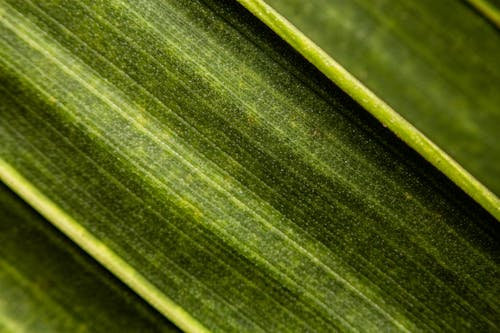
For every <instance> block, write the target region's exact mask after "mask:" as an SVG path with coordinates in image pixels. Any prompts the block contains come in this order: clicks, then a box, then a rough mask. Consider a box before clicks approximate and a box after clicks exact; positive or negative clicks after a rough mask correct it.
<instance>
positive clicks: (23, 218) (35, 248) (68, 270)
mask: <svg viewBox="0 0 500 333" xmlns="http://www.w3.org/2000/svg"><path fill="white" fill-rule="evenodd" d="M0 244H1V246H0V331H1V332H82V333H83V332H125V331H126V332H177V331H178V330H177V329H176V328H175V326H173V325H172V324H171V323H169V322H168V321H167V320H165V318H163V317H162V316H161V315H160V314H159V313H158V312H156V311H155V310H154V309H153V308H151V307H150V306H149V304H147V303H145V302H144V301H143V300H142V299H140V298H139V297H137V295H136V294H134V293H133V292H132V291H130V289H128V287H126V286H125V285H123V283H121V282H120V281H118V280H117V279H116V278H115V277H114V276H112V275H111V274H109V272H108V271H106V269H104V268H103V267H101V266H100V265H99V264H98V263H97V262H95V261H94V260H93V259H92V258H90V257H89V256H88V255H87V254H86V253H84V252H82V250H81V249H79V248H78V247H77V246H75V244H74V243H73V242H71V241H70V240H68V239H67V238H66V237H64V236H63V235H61V233H60V232H59V231H58V230H56V229H54V227H52V226H51V225H50V224H49V223H48V222H47V221H45V220H44V219H43V218H42V217H41V216H40V215H39V214H38V213H37V212H36V211H34V210H33V208H31V207H30V206H28V205H27V204H26V203H24V202H23V201H22V200H21V199H20V198H19V197H17V196H16V195H15V194H14V193H12V192H11V191H10V190H9V189H8V188H7V187H5V185H3V184H0Z"/></svg>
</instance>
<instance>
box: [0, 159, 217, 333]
mask: <svg viewBox="0 0 500 333" xmlns="http://www.w3.org/2000/svg"><path fill="white" fill-rule="evenodd" d="M0 180H1V181H3V182H4V183H5V184H6V185H7V186H9V187H10V188H11V189H12V190H13V191H14V192H16V193H17V194H18V195H19V196H20V197H21V198H23V199H24V200H25V201H26V202H27V203H28V204H30V205H31V206H32V207H33V208H34V209H36V210H37V211H38V212H39V213H40V214H41V215H43V216H44V217H45V218H46V219H47V220H49V221H50V222H51V223H52V224H54V226H56V227H57V228H59V229H60V230H61V231H62V232H63V233H64V234H66V235H67V236H68V237H69V238H71V239H72V240H73V241H74V242H75V243H77V244H78V245H79V246H80V247H81V248H83V249H84V250H85V251H87V252H88V253H89V254H90V255H91V256H93V257H94V258H95V259H96V260H97V261H99V262H100V263H101V264H102V265H104V266H105V267H106V268H107V269H109V270H110V271H111V272H112V273H113V274H115V275H116V276H117V277H118V278H120V279H121V280H122V281H123V282H124V283H126V284H127V285H128V286H129V287H130V288H132V289H133V290H134V291H135V292H136V293H137V294H139V295H140V296H141V297H143V298H144V299H145V300H146V301H148V302H149V303H150V304H151V305H153V306H154V307H155V308H156V309H157V310H158V311H159V312H161V313H162V314H163V315H165V316H166V317H167V318H169V319H170V320H171V321H172V322H174V323H175V324H176V325H177V326H178V327H179V328H181V329H182V330H184V331H187V332H209V331H208V330H207V329H206V328H205V327H204V326H202V325H201V324H200V323H199V322H198V321H197V320H196V319H195V318H193V317H192V316H191V315H190V314H188V313H187V312H186V311H184V309H183V308H182V307H180V306H179V305H177V304H176V303H174V302H173V301H172V300H171V299H170V298H168V297H167V296H165V294H163V293H162V292H161V291H160V290H158V288H156V287H155V286H154V285H153V284H151V283H150V282H149V281H148V280H147V279H146V278H144V277H143V276H142V275H141V274H140V273H139V272H137V271H136V270H135V269H134V268H133V267H132V266H130V265H129V264H128V263H127V262H126V261H124V260H123V259H122V258H121V257H120V256H118V255H117V254H116V253H114V252H113V251H112V250H111V249H110V248H108V247H107V246H106V245H105V244H104V243H103V242H101V241H100V240H99V239H97V238H96V237H94V236H93V235H92V234H91V233H90V232H88V231H87V230H86V229H85V228H83V227H82V226H81V225H80V224H79V223H78V222H77V221H75V220H74V219H73V218H71V217H70V216H69V215H67V214H66V213H65V212H64V211H63V210H62V209H61V208H59V207H58V206H57V205H56V204H54V203H53V202H52V201H51V200H49V199H48V198H47V197H45V196H44V195H43V194H42V193H41V192H40V191H38V190H37V189H36V188H35V187H34V186H33V185H32V184H31V183H30V182H28V180H26V179H25V178H24V177H23V176H22V175H21V174H19V173H18V172H17V171H16V170H15V169H13V168H12V167H11V166H10V165H9V164H7V163H6V162H5V161H4V160H3V159H0Z"/></svg>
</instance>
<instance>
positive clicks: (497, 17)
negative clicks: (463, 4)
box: [466, 0, 500, 29]
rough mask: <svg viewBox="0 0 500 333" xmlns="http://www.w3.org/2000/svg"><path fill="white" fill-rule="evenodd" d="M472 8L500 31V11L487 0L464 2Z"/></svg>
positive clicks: (468, 0)
mask: <svg viewBox="0 0 500 333" xmlns="http://www.w3.org/2000/svg"><path fill="white" fill-rule="evenodd" d="M466 1H467V2H468V3H469V4H470V5H471V6H472V7H474V8H475V9H476V10H477V11H478V12H479V13H481V14H482V15H483V16H484V17H485V18H486V19H487V20H489V21H490V22H492V23H493V24H494V25H495V26H496V27H497V28H499V29H500V11H499V10H498V9H497V8H496V7H495V5H492V4H491V3H489V2H488V0H466Z"/></svg>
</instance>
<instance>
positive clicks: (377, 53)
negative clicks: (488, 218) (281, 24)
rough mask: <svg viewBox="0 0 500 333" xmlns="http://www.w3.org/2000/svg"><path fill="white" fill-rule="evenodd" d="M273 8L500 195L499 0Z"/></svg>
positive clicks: (294, 1) (279, 2)
mask: <svg viewBox="0 0 500 333" xmlns="http://www.w3.org/2000/svg"><path fill="white" fill-rule="evenodd" d="M242 2H249V3H254V2H255V3H257V2H261V1H242ZM265 2H266V3H268V4H269V5H271V6H272V7H273V8H275V9H276V10H277V11H278V12H279V13H280V14H281V15H283V16H284V17H285V18H286V19H287V20H289V21H290V22H291V23H292V24H294V25H295V26H296V27H297V28H298V29H300V31H301V32H303V33H304V34H305V35H307V37H309V38H310V39H311V40H312V41H313V42H314V43H316V44H317V45H318V46H319V47H321V48H322V49H323V50H325V51H326V53H327V54H329V55H330V56H331V57H333V58H334V59H335V60H336V61H337V62H339V63H340V64H341V65H342V66H344V67H345V68H346V69H347V70H348V71H349V72H350V73H352V74H353V75H354V76H355V77H356V78H358V79H359V80H360V81H361V82H363V83H364V84H365V85H366V86H367V87H368V88H369V89H371V90H373V91H374V92H375V93H376V94H377V95H378V96H379V97H381V98H382V99H383V100H384V101H385V102H387V103H388V104H389V105H391V106H392V107H393V108H394V109H395V110H396V111H397V112H398V113H400V114H401V115H402V116H404V117H405V118H406V119H408V120H409V121H410V122H411V123H412V124H413V125H415V126H416V127H417V128H418V129H420V130H421V131H422V132H423V133H424V134H425V135H427V136H428V137H429V138H430V139H431V140H433V141H434V142H435V143H437V144H438V145H439V146H440V147H441V148H443V149H444V150H445V151H446V153H448V154H449V155H451V157H453V158H454V159H456V160H457V161H458V162H459V163H460V164H461V165H462V166H463V167H465V169H467V170H468V171H469V172H471V173H472V175H473V176H475V177H476V178H477V179H479V180H480V181H481V182H483V183H484V184H485V185H486V186H487V187H488V188H490V189H491V190H492V191H493V192H494V193H496V194H497V195H498V194H500V147H499V145H498V144H497V142H498V140H499V139H500V135H499V133H500V127H499V124H500V112H499V109H498V105H500V94H498V87H499V86H500V61H499V60H498V54H500V34H499V30H498V29H499V24H500V23H499V21H498V20H499V17H500V14H499V13H500V12H499V10H498V7H497V5H496V4H495V3H494V2H492V3H490V2H489V1H482V0H479V1H475V0H472V1H457V0H446V1H432V0H425V1H370V0H366V1H365V0H358V1H344V0H313V1H299V0H268V1H265ZM291 38H293V37H291ZM438 167H439V166H438ZM497 205H498V202H497Z"/></svg>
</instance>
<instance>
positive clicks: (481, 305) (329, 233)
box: [0, 0, 500, 332]
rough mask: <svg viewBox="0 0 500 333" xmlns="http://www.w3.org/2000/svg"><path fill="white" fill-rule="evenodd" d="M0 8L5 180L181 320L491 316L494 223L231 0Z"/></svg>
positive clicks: (327, 325)
mask: <svg viewBox="0 0 500 333" xmlns="http://www.w3.org/2000/svg"><path fill="white" fill-rule="evenodd" d="M0 10H1V12H0V13H1V16H0V22H1V24H0V29H1V30H0V35H1V36H2V39H1V41H0V66H1V67H0V73H1V76H0V78H1V80H2V82H1V84H0V90H1V92H2V93H1V96H2V98H1V104H0V141H1V142H2V145H1V146H0V156H1V162H0V177H1V179H2V180H3V181H4V182H5V183H6V184H7V185H8V186H10V187H11V188H12V189H14V190H15V191H16V192H17V193H18V194H19V195H20V196H21V197H23V199H25V200H26V201H27V202H28V203H30V204H31V205H32V206H33V207H34V208H36V209H37V210H38V211H39V212H41V213H42V214H43V215H44V216H45V217H46V218H47V219H48V220H49V221H50V222H52V223H53V224H54V225H56V226H57V227H58V228H60V229H61V230H62V231H63V232H64V233H66V234H67V235H68V236H69V237H70V238H71V239H73V240H74V241H75V242H76V243H77V244H79V245H80V246H81V247H82V248H83V249H84V250H86V251H87V252H88V253H90V254H91V255H92V256H93V257H94V258H96V259H97V260H98V261H100V262H101V263H102V264H103V265H104V266H105V267H107V268H108V269H109V270H110V271H112V272H113V273H114V274H115V275H116V276H118V277H119V278H120V279H121V280H122V281H124V282H125V283H126V284H128V285H129V286H130V287H131V288H132V289H133V290H135V291H136V292H137V294H139V295H140V296H142V297H143V298H144V299H145V300H147V301H148V302H150V303H151V304H152V305H153V306H154V307H156V308H157V309H158V310H159V311H160V312H161V313H162V314H164V315H165V316H167V317H168V318H170V319H171V320H172V321H173V322H174V323H175V324H177V325H178V326H179V327H180V328H182V329H184V330H187V331H204V330H213V331H238V332H243V331H249V332H258V331H272V332H281V331H297V332H303V331H325V332H331V331H334V330H341V331H389V330H394V331H416V330H431V331H453V330H461V329H465V330H467V329H468V330H473V331H488V330H489V331H494V330H498V329H499V326H500V320H499V318H500V315H499V314H500V299H499V298H498V297H496V296H497V295H499V294H500V285H499V283H498V281H499V279H500V267H499V259H500V256H499V253H500V245H499V244H500V243H499V242H498V240H499V236H500V224H499V223H498V221H496V220H495V218H494V217H493V216H491V215H490V214H489V213H488V212H486V211H485V210H484V209H483V208H481V207H480V206H479V205H478V204H476V203H475V202H474V201H473V200H471V199H470V197H469V196H467V195H466V194H465V193H463V192H462V191H461V190H460V189H459V188H458V187H457V186H456V185H454V183H452V182H451V181H450V180H449V179H448V178H446V177H445V176H443V175H442V174H441V173H440V172H438V171H437V170H436V169H435V168H434V167H433V166H432V165H430V164H429V163H428V162H426V161H425V160H424V159H423V158H422V157H421V156H420V155H418V154H417V153H416V152H415V151H413V150H412V149H410V148H409V147H407V146H406V145H405V144H404V143H403V142H401V141H400V140H399V139H398V138H397V137H396V136H395V135H394V134H393V133H392V132H390V131H389V130H388V129H386V128H384V127H383V126H382V125H381V124H380V123H379V122H378V121H377V120H375V119H374V118H373V117H372V116H371V115H370V113H368V112H366V110H364V109H363V108H362V107H361V106H360V105H359V104H357V103H356V102H355V101H354V100H352V99H351V98H350V97H349V96H348V95H346V93H345V92H344V91H342V90H341V89H339V88H338V87H337V86H335V85H334V84H332V82H331V81H330V80H329V79H328V78H326V77H324V76H323V75H322V74H321V73H320V72H319V71H318V70H317V69H316V68H315V67H313V66H312V65H311V64H309V63H308V62H307V61H306V60H304V59H303V58H302V57H301V56H300V55H299V54H298V53H297V52H296V51H294V50H293V49H292V48H291V47H289V46H288V45H287V44H286V43H284V42H283V41H282V40H281V39H280V38H279V37H278V36H276V35H275V34H274V33H273V32H272V31H270V30H269V29H268V28H267V27H266V26H265V25H264V24H263V23H261V22H260V21H258V20H257V19H256V18H255V17H254V16H252V15H251V14H250V13H249V12H247V11H246V10H245V9H244V8H243V7H241V6H240V5H238V4H237V3H235V2H233V1H219V0H213V1H187V0H186V1H178V0H175V1H174V0H172V1H165V0H161V1H160V0H158V1H147V2H139V1H129V2H127V1H119V0H111V1H102V2H96V1H90V0H89V1H40V2H34V1H33V2H32V1H21V2H20V1H14V0H12V1H2V5H1V9H0ZM495 208H497V207H495ZM493 211H495V210H493ZM496 211H498V208H497V210H496Z"/></svg>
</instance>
